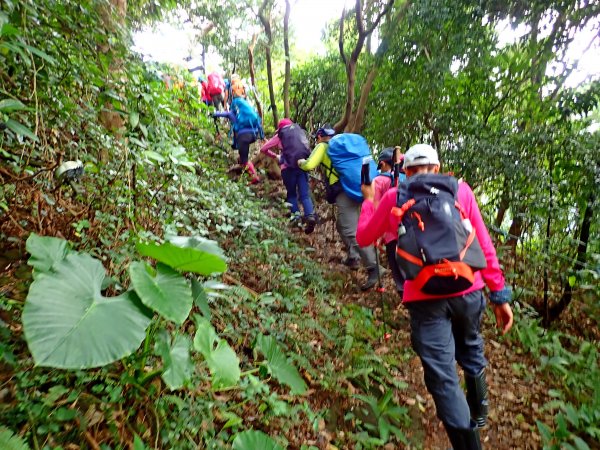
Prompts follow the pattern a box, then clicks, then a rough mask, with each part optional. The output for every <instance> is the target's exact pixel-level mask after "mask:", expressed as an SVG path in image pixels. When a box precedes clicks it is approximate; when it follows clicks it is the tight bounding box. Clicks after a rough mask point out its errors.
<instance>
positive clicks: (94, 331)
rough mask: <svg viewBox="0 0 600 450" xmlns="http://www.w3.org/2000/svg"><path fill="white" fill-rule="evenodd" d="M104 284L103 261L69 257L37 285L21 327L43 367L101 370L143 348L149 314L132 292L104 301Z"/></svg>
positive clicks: (37, 279) (75, 255)
mask: <svg viewBox="0 0 600 450" xmlns="http://www.w3.org/2000/svg"><path fill="white" fill-rule="evenodd" d="M104 278H105V271H104V267H103V266H102V264H101V263H100V261H98V260H97V259H94V258H92V257H91V256H90V255H87V254H79V253H70V254H68V255H67V256H66V258H65V259H63V260H62V261H59V262H55V263H54V264H53V265H52V272H51V273H44V274H41V275H40V276H38V277H37V278H36V279H35V280H34V282H33V283H32V284H31V287H30V289H29V293H28V295H27V299H26V302H25V307H24V308H23V316H22V322H23V329H24V333H25V339H26V341H27V344H28V346H29V350H30V351H31V354H32V355H33V359H34V360H35V363H36V364H37V365H38V366H47V367H57V368H63V369H84V368H91V367H100V366H104V365H106V364H109V363H112V362H114V361H117V360H119V359H121V358H123V357H125V356H128V355H130V354H131V353H133V352H134V351H135V350H136V349H138V348H139V346H140V344H141V342H142V340H143V339H144V337H145V331H146V327H147V326H148V325H149V324H150V319H151V315H150V311H149V310H148V309H147V308H146V307H145V306H144V305H143V304H142V303H141V302H140V300H139V298H138V297H137V295H136V294H135V292H133V291H128V292H125V293H123V294H121V295H119V296H117V297H104V296H102V294H101V287H102V282H103V280H104Z"/></svg>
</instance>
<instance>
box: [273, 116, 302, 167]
mask: <svg viewBox="0 0 600 450" xmlns="http://www.w3.org/2000/svg"><path fill="white" fill-rule="evenodd" d="M277 134H278V135H279V140H280V141H281V148H282V151H281V158H282V162H284V163H285V165H286V166H288V167H293V168H298V160H299V159H306V158H308V157H309V156H310V145H309V143H308V138H307V137H306V132H305V131H304V130H303V129H302V127H300V125H298V124H295V123H292V124H291V125H287V126H285V127H283V128H280V129H279V131H278V132H277Z"/></svg>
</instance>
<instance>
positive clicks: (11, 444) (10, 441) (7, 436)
mask: <svg viewBox="0 0 600 450" xmlns="http://www.w3.org/2000/svg"><path fill="white" fill-rule="evenodd" d="M0 448H1V449H2V450H29V446H28V445H27V443H26V442H25V439H23V438H21V437H19V436H17V435H15V434H14V433H13V432H12V431H11V430H9V429H8V428H3V427H0Z"/></svg>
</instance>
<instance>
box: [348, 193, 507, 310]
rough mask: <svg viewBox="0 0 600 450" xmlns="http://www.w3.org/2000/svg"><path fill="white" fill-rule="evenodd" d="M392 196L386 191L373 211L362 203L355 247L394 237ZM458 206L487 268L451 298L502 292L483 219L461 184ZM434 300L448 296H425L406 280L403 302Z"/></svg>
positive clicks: (395, 224)
mask: <svg viewBox="0 0 600 450" xmlns="http://www.w3.org/2000/svg"><path fill="white" fill-rule="evenodd" d="M396 193H397V188H392V189H390V190H388V191H387V192H386V193H385V194H384V195H383V197H382V198H381V201H380V202H379V205H378V206H377V209H375V206H374V205H373V202H371V201H370V200H365V201H364V202H363V204H362V209H361V212H360V217H359V219H358V228H357V230H356V241H357V242H358V245H360V246H361V247H366V246H369V245H371V244H372V243H373V242H375V241H376V240H377V239H378V238H379V237H381V236H383V235H384V234H386V233H394V234H396V233H397V230H398V218H397V217H396V216H394V215H393V214H392V213H391V212H392V208H393V207H394V206H396ZM458 202H459V203H460V204H461V206H462V207H463V209H464V210H465V213H466V214H467V216H468V217H469V220H470V221H471V224H472V225H473V227H474V228H475V231H476V233H477V239H478V240H479V244H480V245H481V249H482V250H483V253H484V255H485V259H486V261H487V267H486V268H485V269H483V270H479V271H477V272H475V282H474V283H473V286H471V287H470V288H469V289H466V290H465V291H463V292H459V293H457V294H453V295H452V297H455V296H456V297H458V296H460V295H464V294H468V293H469V292H473V291H476V290H479V289H482V288H483V287H484V286H485V285H487V286H488V288H489V289H490V291H499V290H501V289H503V288H504V275H503V273H502V270H501V269H500V263H499V262H498V258H497V256H496V249H495V248H494V244H493V243H492V239H491V238H490V234H489V233H488V230H487V227H486V226H485V223H484V221H483V217H482V216H481V211H480V210H479V206H478V205H477V200H476V199H475V195H474V194H473V191H472V190H471V187H470V186H469V185H468V184H467V183H465V182H461V183H459V184H458ZM438 298H448V295H430V294H425V293H423V292H421V291H420V290H418V289H416V288H415V287H414V286H413V282H412V281H410V280H406V281H405V282H404V296H403V298H402V301H403V302H412V301H415V300H433V299H438Z"/></svg>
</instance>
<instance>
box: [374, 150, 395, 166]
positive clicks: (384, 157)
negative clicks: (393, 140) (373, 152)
mask: <svg viewBox="0 0 600 450" xmlns="http://www.w3.org/2000/svg"><path fill="white" fill-rule="evenodd" d="M384 161H385V162H386V163H388V164H389V165H390V166H391V165H393V164H394V147H386V148H384V149H383V150H381V153H379V156H378V157H377V164H381V163H382V162H384Z"/></svg>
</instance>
